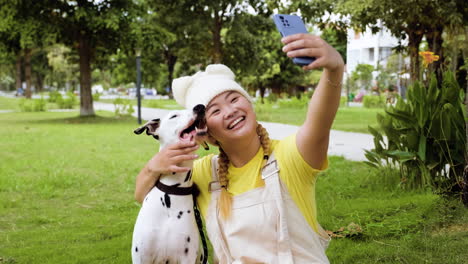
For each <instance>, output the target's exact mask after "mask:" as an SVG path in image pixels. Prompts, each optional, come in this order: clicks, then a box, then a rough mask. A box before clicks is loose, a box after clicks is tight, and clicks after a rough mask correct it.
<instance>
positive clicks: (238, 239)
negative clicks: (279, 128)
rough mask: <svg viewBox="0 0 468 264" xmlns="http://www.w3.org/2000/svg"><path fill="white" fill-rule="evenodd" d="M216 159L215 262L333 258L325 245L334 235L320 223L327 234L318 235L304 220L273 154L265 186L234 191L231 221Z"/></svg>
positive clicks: (211, 226)
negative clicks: (222, 208) (225, 214)
mask: <svg viewBox="0 0 468 264" xmlns="http://www.w3.org/2000/svg"><path fill="white" fill-rule="evenodd" d="M216 159H217V157H216V156H215V157H214V158H213V160H212V177H213V182H212V183H210V186H209V188H210V191H211V200H210V204H209V207H208V219H207V230H208V236H209V238H210V241H211V243H212V245H213V249H214V252H215V255H216V256H215V263H218V262H219V263H222V264H224V263H269V264H276V263H279V264H287V263H308V264H310V263H329V261H328V258H327V256H326V255H325V249H326V248H327V247H328V243H329V241H330V238H329V237H328V235H326V233H325V232H324V231H323V229H321V227H320V226H319V229H320V232H321V233H322V234H323V235H322V236H321V235H318V234H317V233H316V232H315V231H314V230H313V229H312V228H311V227H310V225H309V224H308V222H307V221H306V220H305V218H304V216H303V215H302V213H301V212H300V210H299V208H298V207H297V205H296V204H295V202H294V201H293V200H292V199H291V196H290V195H289V193H288V191H287V188H286V187H285V185H284V184H283V183H282V182H281V180H280V177H279V173H278V172H279V168H278V165H277V162H276V159H275V157H274V155H273V153H272V154H271V156H270V159H269V160H268V163H267V165H266V166H265V167H264V168H263V170H262V179H263V180H264V181H265V186H264V187H259V188H256V189H253V190H250V191H247V192H245V193H242V194H240V195H236V196H234V197H233V199H232V212H231V216H230V218H229V219H228V220H227V221H224V220H222V219H221V218H220V216H219V210H218V209H217V208H218V206H217V204H218V200H219V196H220V193H221V191H220V190H221V189H220V185H219V182H218V176H217V173H216V170H217V169H216V167H217V160H216Z"/></svg>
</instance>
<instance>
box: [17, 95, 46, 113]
mask: <svg viewBox="0 0 468 264" xmlns="http://www.w3.org/2000/svg"><path fill="white" fill-rule="evenodd" d="M46 103H47V102H46V100H44V98H41V99H25V98H22V99H21V100H20V101H19V108H20V111H21V112H45V111H46V110H47V108H46Z"/></svg>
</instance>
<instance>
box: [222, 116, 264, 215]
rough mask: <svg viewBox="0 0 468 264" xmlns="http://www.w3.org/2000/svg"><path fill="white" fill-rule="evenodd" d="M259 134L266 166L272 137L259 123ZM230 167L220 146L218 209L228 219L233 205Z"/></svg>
mask: <svg viewBox="0 0 468 264" xmlns="http://www.w3.org/2000/svg"><path fill="white" fill-rule="evenodd" d="M257 135H258V137H259V139H260V144H261V145H262V148H263V153H264V156H263V164H262V168H263V166H265V164H266V162H267V161H268V158H269V154H270V137H269V136H268V132H267V131H266V129H265V128H264V127H263V126H262V125H260V124H257ZM228 168H229V158H228V156H227V154H226V152H224V150H223V149H222V148H221V147H219V155H218V180H219V183H220V185H221V195H220V197H219V202H218V209H219V212H220V215H221V218H223V219H225V220H226V219H228V218H229V217H230V214H231V205H232V196H231V194H230V193H229V192H228V190H227V188H228V186H229V180H228V178H227V174H228Z"/></svg>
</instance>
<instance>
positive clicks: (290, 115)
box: [0, 97, 384, 133]
mask: <svg viewBox="0 0 468 264" xmlns="http://www.w3.org/2000/svg"><path fill="white" fill-rule="evenodd" d="M18 100H19V99H16V98H6V97H0V110H2V109H16V110H18V109H19V108H18ZM113 101H114V100H111V99H103V100H99V102H103V103H109V104H112V103H113ZM130 102H131V103H132V104H133V105H136V100H131V101H130ZM142 106H143V107H152V108H163V109H180V108H181V107H180V106H179V105H177V103H176V102H175V100H173V99H169V100H159V99H155V100H142ZM47 107H48V109H55V108H57V106H56V104H51V103H49V104H48V105H47ZM306 112H307V109H306V107H302V108H301V107H278V106H274V105H266V106H262V105H258V104H257V105H256V113H257V117H258V119H259V120H261V121H267V122H276V123H284V124H290V125H301V124H302V123H303V122H304V120H305V115H306ZM383 112H384V110H383V109H370V108H363V107H340V108H339V109H338V113H337V115H336V118H335V121H334V123H333V126H332V129H336V130H342V131H350V132H360V133H369V131H368V129H367V127H368V126H369V125H371V126H374V127H377V118H376V114H377V113H383Z"/></svg>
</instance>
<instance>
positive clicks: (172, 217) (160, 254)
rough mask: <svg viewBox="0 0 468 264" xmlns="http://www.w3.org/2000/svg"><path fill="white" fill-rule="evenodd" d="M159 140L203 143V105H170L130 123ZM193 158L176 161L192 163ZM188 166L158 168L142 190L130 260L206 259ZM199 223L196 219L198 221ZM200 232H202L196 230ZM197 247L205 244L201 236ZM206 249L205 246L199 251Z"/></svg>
mask: <svg viewBox="0 0 468 264" xmlns="http://www.w3.org/2000/svg"><path fill="white" fill-rule="evenodd" d="M144 131H146V134H147V135H151V136H153V137H154V138H156V139H157V140H159V141H160V150H161V149H163V148H165V147H166V146H167V145H169V144H173V143H176V142H177V141H196V142H197V143H198V144H203V146H204V147H205V148H207V147H208V146H207V144H206V143H205V141H204V140H205V137H206V135H207V128H206V123H205V107H204V106H203V105H197V106H195V107H194V108H193V109H191V110H188V109H187V110H176V111H171V112H170V113H169V114H167V115H166V116H165V117H164V118H162V119H153V120H151V121H149V122H147V123H146V124H144V125H143V126H141V127H139V128H137V129H135V131H134V132H135V133H136V134H141V133H143V132H144ZM192 165H193V161H185V162H182V163H181V164H180V166H183V167H190V168H191V167H192ZM192 185H193V183H192V174H191V171H189V172H188V173H169V174H163V175H161V176H160V178H159V179H158V180H157V182H156V185H155V187H153V188H152V189H151V191H150V192H149V193H148V194H147V195H146V197H145V199H144V200H143V204H142V207H141V209H140V212H139V214H138V217H137V220H136V223H135V228H134V231H133V241H132V261H133V263H183V264H194V263H206V258H207V256H206V255H205V254H203V253H204V251H206V250H202V249H201V246H200V245H201V243H200V233H199V229H198V228H197V222H196V217H195V214H196V213H197V214H198V211H197V210H196V211H194V198H193V197H194V196H193V190H194V187H195V186H194V185H193V186H192ZM199 224H200V223H199ZM202 235H203V233H202ZM202 238H203V239H202V242H203V246H204V247H203V249H206V243H205V240H204V236H202ZM205 253H206V252H205Z"/></svg>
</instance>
